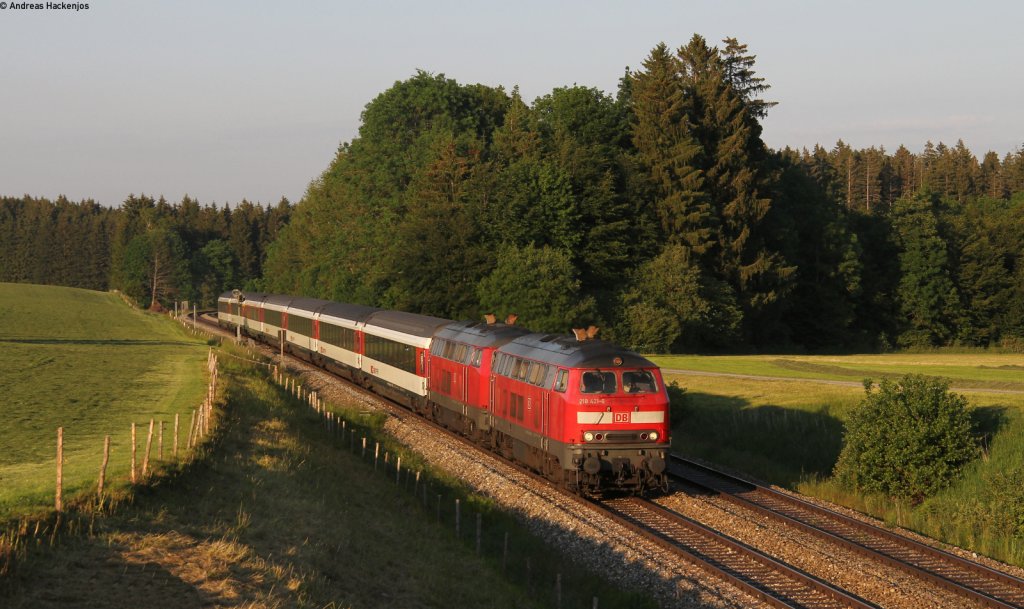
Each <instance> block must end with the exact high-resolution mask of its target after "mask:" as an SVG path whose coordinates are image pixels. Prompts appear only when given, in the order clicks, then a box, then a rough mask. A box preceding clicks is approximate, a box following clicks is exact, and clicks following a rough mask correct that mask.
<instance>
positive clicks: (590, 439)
mask: <svg viewBox="0 0 1024 609" xmlns="http://www.w3.org/2000/svg"><path fill="white" fill-rule="evenodd" d="M583 439H584V440H586V441H587V442H593V441H594V434H593V432H589V431H588V432H585V433H584V434H583Z"/></svg>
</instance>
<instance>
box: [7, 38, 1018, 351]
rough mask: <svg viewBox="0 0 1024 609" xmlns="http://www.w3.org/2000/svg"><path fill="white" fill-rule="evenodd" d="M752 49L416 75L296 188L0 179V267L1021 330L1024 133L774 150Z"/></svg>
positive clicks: (560, 312)
mask: <svg viewBox="0 0 1024 609" xmlns="http://www.w3.org/2000/svg"><path fill="white" fill-rule="evenodd" d="M755 60H756V58H755V56H754V55H752V54H751V53H750V52H749V51H748V49H747V47H746V45H744V44H741V43H740V42H739V41H737V40H735V39H732V38H727V39H725V40H724V41H722V43H721V44H720V45H718V46H716V45H712V44H709V43H708V42H707V41H706V40H705V39H704V38H703V37H701V36H699V35H695V36H693V38H692V39H690V40H689V41H688V42H686V43H685V44H684V45H682V46H680V47H678V48H677V49H672V48H670V47H669V46H668V45H666V44H659V45H657V46H655V47H654V48H653V49H652V50H651V52H650V54H649V55H648V56H647V57H646V58H645V60H644V61H643V64H642V66H640V67H639V68H638V69H629V68H627V69H626V70H625V72H624V74H623V75H622V77H621V79H620V80H619V86H618V89H617V90H616V91H615V92H614V93H607V92H603V91H600V90H597V89H594V88H588V87H582V86H568V87H561V88H556V89H555V90H553V91H551V92H550V93H549V94H546V95H543V96H541V97H539V98H537V99H535V100H533V102H532V103H527V102H526V101H524V100H523V99H522V98H521V96H520V94H519V91H518V89H517V88H513V89H512V90H511V91H506V90H505V89H504V88H502V87H490V86H485V85H481V84H471V85H466V84H460V83H458V82H456V81H454V80H452V79H449V78H446V77H445V76H444V75H443V74H431V73H426V72H418V73H416V74H415V75H413V76H412V77H411V78H409V79H407V80H404V81H401V82H396V83H395V84H394V85H393V86H392V87H391V88H389V89H388V90H386V91H384V92H382V93H380V94H379V95H378V96H377V97H376V98H375V99H373V100H372V101H370V102H369V103H368V104H367V106H366V107H365V110H364V111H363V114H362V117H361V118H362V123H361V127H360V129H359V133H358V136H357V137H355V138H353V140H352V141H351V142H346V143H343V144H342V145H341V146H340V147H339V149H338V151H337V154H336V156H335V158H334V159H333V160H332V162H331V163H330V164H329V166H328V167H327V169H326V170H325V171H323V173H322V174H320V175H319V176H318V177H317V178H316V179H315V180H313V182H312V183H311V184H310V186H309V188H308V190H307V192H306V194H305V196H304V197H303V199H302V200H301V201H300V202H298V203H297V204H295V205H294V206H292V205H291V204H290V203H289V202H287V201H282V202H281V203H280V204H278V205H277V206H274V207H268V208H263V207H261V206H259V205H253V204H251V203H248V202H244V201H243V202H242V203H240V204H238V205H236V206H233V207H230V208H229V207H227V206H225V207H223V208H220V209H218V208H217V207H216V206H201V205H199V204H198V203H197V202H196V201H194V200H191V199H189V198H186V199H184V200H183V201H181V202H180V203H178V204H168V203H167V202H166V201H163V199H160V200H157V201H154V200H153V199H152V198H148V197H136V196H131V197H129V198H128V199H127V200H126V201H125V202H124V203H123V204H122V205H121V207H120V208H116V209H108V208H104V207H101V206H98V205H96V204H95V203H93V202H90V201H84V202H81V203H72V202H69V201H66V200H64V199H58V200H57V201H53V202H51V201H46V200H40V199H34V198H31V197H23V198H4V199H2V200H0V246H2V247H0V281H30V282H36V283H56V284H62V285H74V286H80V287H90V288H95V289H108V288H118V289H121V290H123V291H124V292H126V293H128V294H130V295H132V296H134V297H136V298H137V299H139V300H140V302H144V303H155V302H160V303H162V304H163V306H168V304H169V302H170V301H171V300H175V299H179V300H180V299H185V298H187V299H190V300H195V301H198V302H200V303H201V304H203V305H209V304H210V303H211V302H212V300H213V299H215V297H216V294H218V293H219V292H220V291H222V290H224V289H231V288H234V287H239V286H241V287H245V288H248V289H260V290H265V291H273V292H283V293H291V294H302V295H308V296H316V297H322V298H328V299H332V300H338V301H344V302H356V303H362V304H370V305H376V306H381V307H388V308H394V309H401V310H406V311H412V312H417V313H425V314H431V315H437V316H441V317H446V318H451V319H479V318H480V317H481V316H482V315H483V314H485V313H492V312H493V313H497V314H498V315H499V316H502V317H503V316H505V315H507V314H510V313H515V314H518V315H519V318H520V323H521V324H523V325H525V326H527V327H530V328H533V329H536V330H539V331H552V332H567V331H568V330H569V329H570V328H571V327H574V326H575V327H580V326H586V325H590V324H593V325H597V326H600V327H601V328H602V334H601V336H602V337H604V338H610V339H612V340H615V341H617V342H620V343H622V344H624V345H626V346H628V347H631V348H635V349H637V350H640V351H642V352H725V351H729V352H753V351H780V350H786V351H809V352H838V351H853V350H858V351H863V350H870V351H888V350H892V349H897V348H934V347H985V348H998V349H1003V350H1010V351H1018V352H1019V351H1024V150H1022V149H1017V150H1016V151H1013V152H1010V153H1007V154H1006V155H1005V156H1003V157H1002V158H1000V156H999V155H998V154H997V153H995V152H987V153H986V154H984V155H983V156H982V157H981V158H980V160H979V157H977V156H976V155H975V154H974V153H972V152H971V151H970V150H968V149H967V147H966V146H965V145H964V143H963V142H962V141H960V142H957V143H956V144H955V145H952V146H950V145H946V144H944V143H941V142H940V143H939V144H933V143H931V142H928V143H926V144H925V145H924V146H923V149H922V150H920V151H919V152H911V151H910V150H909V149H908V148H906V147H904V146H901V147H899V148H898V149H897V150H895V151H887V150H885V149H884V148H881V147H871V148H867V149H853V148H852V147H850V146H849V145H847V144H846V143H844V142H842V141H839V142H837V143H836V144H835V145H834V146H832V147H831V148H825V147H822V146H815V147H814V148H813V149H812V150H808V149H800V150H794V149H790V148H785V149H782V150H772V149H770V148H768V147H767V146H766V144H765V143H764V141H763V140H762V138H761V131H762V127H761V123H762V121H763V120H764V119H765V118H766V117H767V115H768V113H769V112H770V111H771V108H772V107H773V106H774V105H775V104H774V103H773V102H771V101H768V100H767V99H766V95H767V92H768V90H769V88H770V87H769V85H768V83H767V82H766V81H765V80H764V79H763V78H761V77H759V76H758V75H757V72H756V70H755Z"/></svg>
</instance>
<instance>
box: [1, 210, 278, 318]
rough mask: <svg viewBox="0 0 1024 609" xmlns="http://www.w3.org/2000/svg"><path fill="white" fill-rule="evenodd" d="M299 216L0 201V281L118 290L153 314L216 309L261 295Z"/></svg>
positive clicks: (267, 212) (272, 211)
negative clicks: (266, 267)
mask: <svg viewBox="0 0 1024 609" xmlns="http://www.w3.org/2000/svg"><path fill="white" fill-rule="evenodd" d="M291 210H292V205H291V204H290V203H289V202H288V201H287V200H284V199H282V200H281V202H280V203H278V205H276V206H273V207H270V206H268V207H266V208H264V207H263V206H262V205H259V204H253V203H250V202H248V201H242V202H241V203H239V204H237V205H235V206H233V207H230V206H228V205H224V206H222V207H217V205H215V204H210V205H200V204H199V202H197V201H196V200H195V199H192V198H190V197H188V196H186V197H184V198H183V199H182V200H181V202H179V203H177V204H171V203H168V202H167V201H166V200H165V199H164V198H163V197H160V198H159V199H154V198H153V197H149V196H145V195H140V196H136V195H131V196H129V197H128V198H127V199H126V200H125V201H124V203H122V204H121V206H120V207H117V208H110V207H105V206H102V205H99V204H98V203H96V202H95V201H91V200H85V201H80V202H72V201H69V200H67V199H66V198H64V197H59V198H57V199H56V200H54V201H50V200H48V199H41V198H33V197H28V196H25V197H20V198H18V197H0V281H6V282H27V283H48V284H55V285H66V286H72V287H79V288H87V289H93V290H108V289H119V290H121V291H123V292H124V293H126V294H128V295H129V296H131V297H132V298H134V299H135V300H137V301H138V302H140V303H141V304H142V305H143V306H152V307H154V308H159V307H171V306H173V302H174V301H175V300H189V301H193V302H197V303H199V304H200V306H211V305H213V304H215V302H216V299H217V296H218V295H219V294H221V293H222V292H224V291H225V290H231V289H234V288H240V287H244V288H249V289H253V288H255V287H257V281H258V280H259V278H260V277H261V276H262V273H263V260H264V258H265V254H266V248H267V246H268V245H269V244H270V242H271V241H273V240H274V238H275V237H276V236H277V233H278V231H279V230H280V229H281V228H282V227H283V226H284V225H285V224H287V222H288V217H289V216H290V214H291Z"/></svg>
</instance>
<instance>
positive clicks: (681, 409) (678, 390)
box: [665, 381, 690, 429]
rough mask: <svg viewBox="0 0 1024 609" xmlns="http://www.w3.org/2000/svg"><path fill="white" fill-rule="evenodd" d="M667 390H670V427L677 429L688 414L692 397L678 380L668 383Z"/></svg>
mask: <svg viewBox="0 0 1024 609" xmlns="http://www.w3.org/2000/svg"><path fill="white" fill-rule="evenodd" d="M665 390H666V391H667V392H668V403H669V428H671V429H675V428H676V426H677V425H679V424H680V423H681V422H682V421H683V419H684V418H686V415H687V414H688V412H687V411H688V410H689V402H690V398H689V396H688V395H686V389H685V388H683V387H680V386H679V383H677V382H676V381H672V382H671V383H669V384H668V385H666V386H665Z"/></svg>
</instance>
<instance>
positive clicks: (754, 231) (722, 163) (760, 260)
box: [677, 35, 795, 336]
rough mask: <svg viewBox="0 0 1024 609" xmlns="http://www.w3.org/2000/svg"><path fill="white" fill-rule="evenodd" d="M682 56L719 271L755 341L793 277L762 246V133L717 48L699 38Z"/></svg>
mask: <svg viewBox="0 0 1024 609" xmlns="http://www.w3.org/2000/svg"><path fill="white" fill-rule="evenodd" d="M677 56H678V58H679V60H680V62H681V67H682V80H683V87H684V92H685V94H686V95H687V96H689V97H690V98H691V99H693V111H692V115H693V119H692V120H693V122H694V125H695V129H694V133H695V135H696V137H697V140H698V141H699V142H700V143H701V145H702V147H703V150H704V157H703V158H704V177H705V189H706V191H707V192H708V194H709V196H710V199H711V201H712V204H713V207H714V210H715V212H716V214H717V216H718V218H719V225H718V230H717V236H716V246H715V253H716V255H717V259H718V260H717V265H716V266H717V269H716V270H717V272H718V273H719V274H720V276H721V277H723V278H725V279H726V280H727V281H728V282H729V283H730V284H731V285H732V286H733V288H734V289H735V291H736V294H737V296H738V300H739V302H740V304H741V306H742V307H743V309H744V311H745V312H748V313H752V315H751V316H750V317H749V318H748V319H746V321H747V326H748V327H747V329H748V333H749V334H750V335H751V336H752V335H753V334H754V333H756V332H760V331H762V330H766V329H767V327H766V325H764V324H762V323H761V322H762V321H764V318H763V317H762V316H763V315H765V314H767V308H768V307H771V306H773V305H776V304H778V302H779V300H780V298H781V297H782V296H783V295H784V294H785V293H786V291H788V290H789V289H790V285H791V282H790V278H791V277H792V275H793V272H794V271H795V268H794V267H792V266H790V265H788V264H787V263H786V261H785V260H784V259H783V257H782V256H781V255H780V254H779V253H778V252H777V251H772V250H771V249H769V248H768V247H767V245H766V242H765V235H764V222H765V219H766V217H767V215H768V212H769V210H770V209H771V200H770V199H769V198H768V197H767V196H765V194H766V192H767V190H768V188H767V184H768V179H769V177H768V175H767V164H766V157H767V150H766V148H765V146H764V142H762V141H761V137H760V135H761V126H760V125H759V124H758V123H757V121H756V120H755V113H753V112H751V111H750V110H749V109H748V107H747V105H746V104H745V103H744V101H743V99H742V97H741V96H740V94H739V93H737V91H736V90H735V89H734V88H733V86H732V83H730V82H729V80H728V78H727V77H726V74H725V66H724V62H723V61H722V58H721V56H720V55H719V52H718V50H717V49H715V48H712V47H709V46H708V45H707V43H706V41H705V40H704V39H703V38H702V37H700V36H697V35H695V36H694V37H693V38H692V39H691V40H690V42H689V44H687V45H686V46H684V47H681V48H680V49H679V50H678V52H677Z"/></svg>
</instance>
